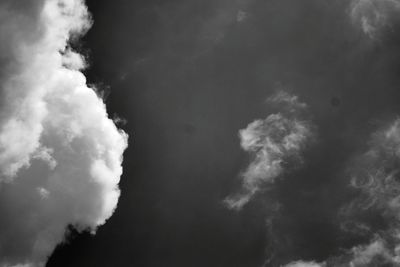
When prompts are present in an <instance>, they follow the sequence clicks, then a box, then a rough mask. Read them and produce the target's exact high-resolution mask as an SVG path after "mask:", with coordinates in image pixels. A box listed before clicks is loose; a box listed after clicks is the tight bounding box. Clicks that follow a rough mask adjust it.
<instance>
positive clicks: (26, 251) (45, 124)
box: [0, 0, 127, 267]
mask: <svg viewBox="0 0 400 267" xmlns="http://www.w3.org/2000/svg"><path fill="white" fill-rule="evenodd" d="M90 25H91V21H90V19H89V15H88V11H87V8H86V6H85V4H84V3H83V1H80V0H44V1H1V3H0V55H1V56H0V69H1V74H0V88H1V89H0V94H1V97H2V100H1V101H2V105H1V108H0V121H1V128H0V266H2V267H8V266H24V267H31V266H32V267H35V266H44V265H45V264H46V261H47V257H48V256H50V254H51V253H52V251H53V250H54V248H55V247H56V245H57V244H59V243H60V242H62V241H63V240H64V235H65V234H66V233H67V231H68V230H67V227H68V226H69V225H73V226H74V227H75V228H76V229H77V230H78V231H83V230H90V231H92V232H93V233H94V232H95V231H96V229H97V227H98V226H99V225H102V224H104V223H105V221H106V220H107V219H108V218H109V217H110V216H111V215H112V214H113V212H114V209H115V207H116V205H117V202H118V198H119V194H120V191H119V188H118V183H119V177H120V176H121V174H122V167H121V163H122V153H123V151H124V150H125V148H126V146H127V136H126V134H125V133H124V132H122V131H120V130H118V129H117V127H116V126H115V124H114V122H113V121H112V120H111V119H109V118H108V115H107V112H106V109H105V105H104V103H103V100H102V99H101V98H99V97H98V96H97V95H96V93H95V91H94V90H93V89H91V88H89V87H88V86H87V85H86V78H85V76H84V75H83V73H82V72H81V71H82V69H83V68H84V67H85V65H86V64H85V60H84V58H83V56H81V55H80V54H79V53H77V52H75V51H74V50H73V49H72V48H70V47H69V40H70V38H72V37H76V36H79V35H81V34H83V33H85V32H86V31H87V29H88V28H89V27H90Z"/></svg>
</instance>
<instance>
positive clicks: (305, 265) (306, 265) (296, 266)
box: [285, 261, 326, 267]
mask: <svg viewBox="0 0 400 267" xmlns="http://www.w3.org/2000/svg"><path fill="white" fill-rule="evenodd" d="M324 266H326V265H325V264H324V263H322V264H320V263H316V262H314V261H309V262H307V261H296V262H292V263H289V264H287V265H285V267H324Z"/></svg>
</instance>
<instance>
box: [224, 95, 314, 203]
mask: <svg viewBox="0 0 400 267" xmlns="http://www.w3.org/2000/svg"><path fill="white" fill-rule="evenodd" d="M268 102H269V103H270V104H273V105H279V106H280V108H281V109H282V112H280V113H276V114H271V115H269V116H268V117H267V118H266V119H264V120H262V119H258V120H255V121H253V122H252V123H250V124H249V125H248V126H247V127H246V128H245V129H242V130H240V131H239V136H240V140H241V141H240V145H241V147H242V148H243V150H245V151H246V152H248V153H249V154H250V156H251V158H252V160H251V162H250V164H249V166H248V167H247V169H246V170H245V171H244V172H243V173H242V174H241V179H242V184H243V188H242V191H241V192H240V193H238V194H236V195H233V196H231V197H228V198H227V199H226V200H225V203H226V204H227V205H228V207H229V208H232V209H241V208H242V207H243V206H244V205H245V204H246V203H248V202H249V201H250V200H251V199H252V198H253V197H254V195H255V194H256V193H257V192H258V191H260V190H262V189H264V188H265V187H268V186H269V185H271V184H273V183H274V181H275V179H277V178H278V177H279V176H281V175H282V174H283V173H284V171H285V167H284V165H285V164H287V162H289V161H291V162H292V163H294V162H295V163H296V164H297V163H301V161H302V157H301V152H302V150H303V149H304V148H305V147H306V146H307V145H308V143H309V142H310V141H311V138H312V136H313V135H314V134H313V129H312V128H313V127H312V125H311V123H310V121H308V120H306V119H305V118H304V113H305V112H306V109H307V106H306V104H304V103H302V102H300V101H299V100H298V98H297V97H296V96H293V95H290V94H288V93H286V92H282V91H280V92H278V93H277V94H276V95H274V96H272V97H271V98H269V99H268Z"/></svg>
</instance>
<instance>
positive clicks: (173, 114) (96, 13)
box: [47, 0, 400, 267]
mask: <svg viewBox="0 0 400 267" xmlns="http://www.w3.org/2000/svg"><path fill="white" fill-rule="evenodd" d="M348 2H350V1H339V0H338V1H336V0H333V1H325V0H324V1H321V0H304V1H298V0H242V1H241V0H236V1H235V0H231V1H228V0H216V1H195V0H167V1H166V0H163V1H161V0H141V1H139V0H114V1H105V0H90V1H87V5H88V7H89V10H90V12H91V13H92V16H93V19H94V25H93V27H92V29H91V30H90V31H89V32H88V34H87V35H86V36H85V37H84V38H83V42H82V43H80V44H79V45H76V46H78V50H80V51H81V52H83V53H84V54H85V55H87V57H88V58H89V62H90V68H89V69H88V70H87V71H86V74H87V76H88V79H89V82H90V83H92V84H94V85H96V86H97V87H98V88H100V90H104V92H105V95H106V96H107V98H106V103H107V107H108V111H109V114H111V115H115V116H118V117H120V118H123V119H126V121H127V123H126V124H125V125H123V124H121V127H122V128H123V129H124V130H125V131H126V132H127V133H128V134H129V136H130V140H129V147H128V149H127V151H126V152H125V158H124V163H123V166H124V174H123V176H122V179H121V191H122V193H121V198H120V201H119V203H118V208H117V210H116V212H115V213H114V215H113V216H112V217H111V218H110V219H109V220H108V221H107V223H106V224H105V225H104V226H102V227H100V228H99V229H98V231H97V234H96V235H94V236H93V235H90V234H89V233H86V234H79V235H73V237H71V238H70V242H69V243H68V244H64V245H61V246H59V247H58V248H57V249H56V251H55V253H54V254H53V255H52V256H51V258H50V260H49V262H48V264H47V266H50V267H51V266H57V267H59V266H60V267H61V266H74V267H75V266H85V267H87V266H138V267H141V266H143V267H152V266H154V267H160V266H165V267H167V266H171V267H180V266H182V267H196V266H199V267H204V266H210V267H212V266H216V267H217V266H218V267H223V266H238V267H241V266H243V267H251V266H261V265H262V264H263V263H264V262H265V260H266V259H267V258H268V257H270V256H272V254H273V255H274V257H273V260H272V261H271V262H270V263H269V264H267V266H280V265H282V264H286V263H289V262H291V261H294V260H299V259H303V260H316V261H324V260H325V259H327V258H329V257H330V256H333V255H337V254H338V253H340V252H341V249H349V248H351V247H352V246H354V245H355V244H357V242H362V241H360V238H359V237H349V238H347V237H346V236H345V235H343V233H342V232H341V229H340V223H338V220H340V219H338V211H339V209H340V207H342V206H343V205H344V203H346V202H347V201H348V199H349V198H351V197H352V196H353V195H352V194H353V192H352V191H351V190H350V189H349V188H348V183H349V181H348V177H347V176H346V175H345V173H346V166H347V164H348V162H349V161H350V160H352V159H353V157H354V155H355V154H357V153H360V152H363V151H364V150H366V148H367V143H368V137H369V136H370V134H371V133H372V132H373V131H375V130H376V129H377V128H378V127H380V126H382V124H385V123H387V122H388V121H390V120H391V119H394V118H396V114H400V105H398V102H399V100H400V93H399V91H398V88H399V82H400V78H399V71H400V69H399V63H400V58H399V57H400V53H399V51H400V50H399V48H400V47H399V44H400V40H399V38H398V36H397V34H396V24H393V25H392V28H391V30H390V31H388V32H385V34H382V36H379V40H372V39H371V38H369V37H368V36H366V35H365V34H364V33H363V32H362V31H361V30H360V28H359V27H357V25H354V23H353V22H352V21H351V19H350V17H349V14H348V13H349V10H348V7H349V5H348ZM244 14H245V15H244ZM242 15H243V17H242ZM238 16H239V18H240V19H238ZM277 89H284V90H287V91H288V92H290V93H293V94H295V95H297V96H299V98H300V99H301V100H302V101H304V102H305V103H307V104H308V106H309V113H310V114H311V115H310V116H311V118H312V120H313V123H314V124H315V125H316V127H318V137H317V138H316V143H317V144H316V145H314V146H313V148H311V149H310V150H308V151H307V152H306V153H305V155H304V158H305V159H304V161H305V164H304V166H303V167H302V168H300V169H299V170H296V171H293V172H290V173H289V174H288V175H287V177H285V179H283V180H280V181H279V182H278V183H277V184H276V185H275V190H274V193H273V196H271V195H268V194H267V193H265V194H261V195H260V196H257V198H256V199H255V201H252V202H251V203H249V204H248V205H247V206H245V207H244V208H243V209H242V210H241V211H239V212H238V211H234V210H229V209H227V208H226V206H224V205H223V203H222V201H223V199H224V198H225V197H227V196H228V195H230V194H231V193H232V192H234V191H236V190H237V189H238V188H239V186H240V180H239V173H240V172H241V171H242V170H243V169H244V168H246V166H247V164H248V163H249V157H248V156H247V154H246V153H245V152H244V151H242V149H241V147H240V140H239V137H238V130H239V129H243V128H245V127H246V126H247V125H248V123H250V122H252V121H253V120H255V119H264V118H265V117H267V116H268V115H269V114H270V113H271V112H276V110H274V109H273V108H272V107H270V106H269V105H267V104H266V99H267V98H268V97H269V96H270V95H271V94H273V93H274V92H275V91H276V90H277ZM270 198H274V200H270ZM277 200H279V203H281V204H282V207H283V208H282V211H281V213H280V214H279V216H277V217H276V218H274V222H273V232H272V233H271V232H269V231H268V228H267V227H266V219H267V218H269V215H268V213H269V212H270V209H269V208H268V202H270V201H271V202H274V201H277ZM377 227H378V228H379V226H377Z"/></svg>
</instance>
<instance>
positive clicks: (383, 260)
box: [289, 119, 400, 267]
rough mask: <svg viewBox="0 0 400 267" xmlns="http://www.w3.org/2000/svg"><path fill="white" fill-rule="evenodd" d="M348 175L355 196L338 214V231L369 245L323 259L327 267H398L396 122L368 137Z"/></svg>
mask: <svg viewBox="0 0 400 267" xmlns="http://www.w3.org/2000/svg"><path fill="white" fill-rule="evenodd" d="M349 173H350V175H351V178H350V186H351V187H352V188H353V190H355V191H356V192H357V195H356V197H355V199H353V200H352V201H350V202H349V203H347V204H346V205H345V206H344V207H343V208H342V210H341V215H340V216H341V221H342V223H343V224H344V227H342V229H343V230H344V231H346V232H347V233H346V234H350V235H351V234H355V235H361V236H362V237H363V238H364V239H367V240H369V241H364V243H361V244H359V245H355V246H354V247H353V248H350V249H347V250H345V251H344V253H343V254H341V255H338V256H335V257H332V258H329V259H327V261H326V262H327V264H328V266H352V267H358V266H359V267H361V266H399V265H400V216H399V214H400V182H399V173H400V119H396V120H394V121H393V122H391V123H390V124H389V125H387V126H385V127H383V128H382V129H380V130H378V131H376V132H375V133H374V134H373V135H372V137H371V140H370V142H369V148H368V150H367V151H366V152H364V153H362V154H360V155H358V156H357V157H356V159H355V160H354V161H352V162H351V167H350V171H349ZM377 221H379V223H377ZM349 222H351V225H352V227H351V228H349V227H347V226H346V225H349ZM289 266H290V265H289ZM306 266H307V265H306Z"/></svg>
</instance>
